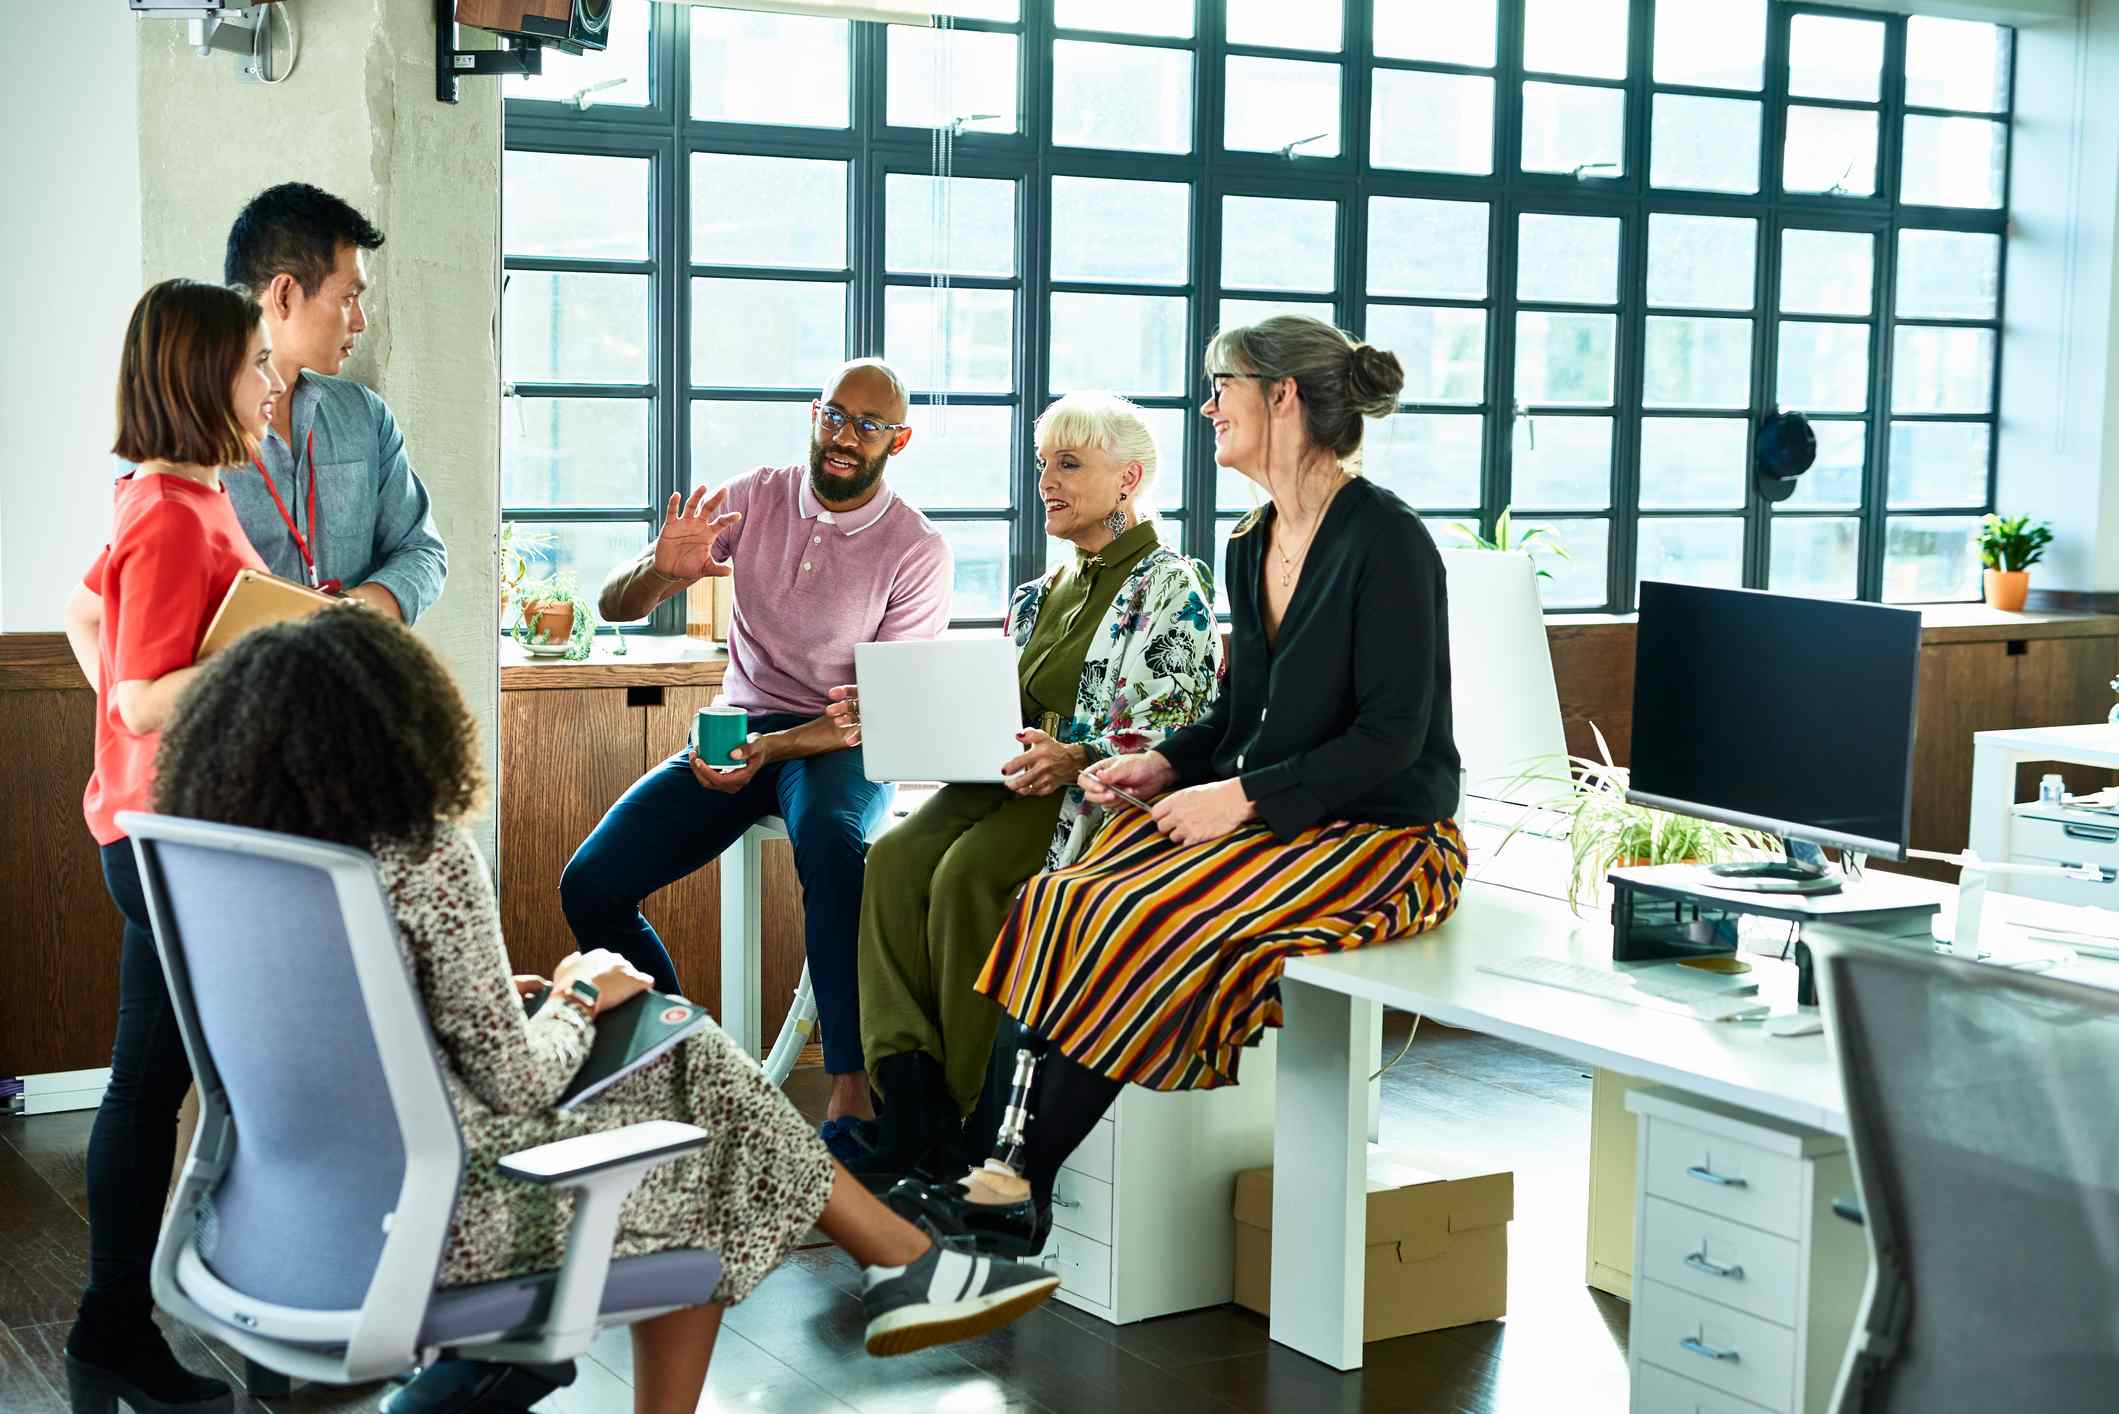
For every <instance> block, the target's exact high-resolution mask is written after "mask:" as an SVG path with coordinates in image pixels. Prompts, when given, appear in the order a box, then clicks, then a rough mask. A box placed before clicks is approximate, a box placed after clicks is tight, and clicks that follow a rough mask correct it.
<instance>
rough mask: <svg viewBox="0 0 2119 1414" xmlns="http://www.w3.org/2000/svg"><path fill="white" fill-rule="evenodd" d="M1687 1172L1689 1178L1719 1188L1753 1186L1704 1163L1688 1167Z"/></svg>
mask: <svg viewBox="0 0 2119 1414" xmlns="http://www.w3.org/2000/svg"><path fill="white" fill-rule="evenodd" d="M1685 1173H1686V1176H1687V1177H1689V1178H1696V1179H1698V1180H1699V1181H1700V1182H1702V1183H1711V1184H1713V1185H1714V1186H1715V1187H1717V1188H1749V1187H1750V1186H1751V1185H1750V1184H1749V1183H1748V1182H1746V1181H1745V1180H1743V1179H1741V1178H1733V1177H1731V1176H1730V1175H1728V1174H1725V1173H1716V1172H1715V1171H1714V1170H1713V1169H1711V1168H1708V1167H1706V1166H1705V1165H1704V1164H1694V1165H1693V1166H1692V1167H1691V1168H1688V1169H1686V1170H1685Z"/></svg>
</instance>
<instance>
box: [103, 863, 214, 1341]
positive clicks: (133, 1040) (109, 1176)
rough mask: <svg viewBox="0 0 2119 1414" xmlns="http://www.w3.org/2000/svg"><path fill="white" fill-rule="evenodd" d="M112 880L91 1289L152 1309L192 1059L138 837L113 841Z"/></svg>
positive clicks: (106, 877) (112, 1300)
mask: <svg viewBox="0 0 2119 1414" xmlns="http://www.w3.org/2000/svg"><path fill="white" fill-rule="evenodd" d="M103 882H104V885H105V886H106V887H107V888H109V890H110V897H111V900H112V901H113V902H114V903H116V904H117V906H118V912H119V913H120V914H122V915H123V916H124V919H125V939H124V943H123V944H122V947H123V951H122V952H121V953H120V955H119V959H118V1034H117V1037H116V1039H115V1040H114V1041H113V1042H112V1044H111V1050H110V1086H109V1088H108V1089H106V1090H105V1091H104V1092H103V1104H102V1106H101V1107H100V1108H99V1109H97V1111H96V1122H95V1127H94V1128H93V1129H91V1130H90V1131H89V1136H88V1290H89V1295H90V1296H91V1297H92V1298H94V1299H95V1301H96V1302H97V1303H98V1304H109V1305H114V1306H126V1305H134V1304H139V1305H145V1304H146V1303H147V1302H148V1301H149V1300H150V1299H151V1298H150V1296H149V1292H148V1286H147V1273H148V1267H149V1264H150V1262H151V1261H152V1259H153V1257H154V1248H155V1238H156V1236H157V1235H158V1234H159V1233H160V1231H161V1228H162V1208H163V1204H164V1202H165V1201H166V1199H167V1197H168V1194H169V1170H170V1167H171V1165H172V1164H173V1163H174V1162H175V1161H176V1147H177V1111H178V1109H179V1108H180V1107H181V1106H182V1105H183V1103H184V1092H185V1091H186V1090H188V1089H189V1088H190V1087H191V1060H190V1058H189V1057H188V1056H186V1055H185V1054H184V1041H183V1038H182V1036H181V1035H180V1034H179V1033H178V1031H177V1014H176V1008H175V1007H174V1006H172V1005H171V1003H170V1000H169V986H168V984H167V983H166V982H165V981H164V980H163V978H162V962H161V959H160V958H159V957H157V956H156V954H155V945H154V934H153V932H152V930H151V929H150V927H149V924H148V921H147V896H146V894H145V893H144V892H143V891H142V889H141V887H140V870H139V865H138V863H137V861H135V860H134V858H133V853H132V841H130V840H119V841H118V842H117V843H116V844H110V845H105V846H103Z"/></svg>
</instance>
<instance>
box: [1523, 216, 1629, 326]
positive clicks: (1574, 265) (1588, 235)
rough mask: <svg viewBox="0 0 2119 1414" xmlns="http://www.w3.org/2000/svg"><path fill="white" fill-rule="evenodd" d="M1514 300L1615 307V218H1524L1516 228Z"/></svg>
mask: <svg viewBox="0 0 2119 1414" xmlns="http://www.w3.org/2000/svg"><path fill="white" fill-rule="evenodd" d="M1516 298H1517V299H1520V300H1536V301H1539V302H1550V303H1553V304H1613V303H1616V302H1617V300H1618V298H1619V221H1618V218H1617V217H1615V216H1547V215H1544V214H1542V213H1539V212H1534V211H1526V212H1524V213H1523V215H1522V216H1521V217H1520V218H1519V220H1518V224H1517V228H1516Z"/></svg>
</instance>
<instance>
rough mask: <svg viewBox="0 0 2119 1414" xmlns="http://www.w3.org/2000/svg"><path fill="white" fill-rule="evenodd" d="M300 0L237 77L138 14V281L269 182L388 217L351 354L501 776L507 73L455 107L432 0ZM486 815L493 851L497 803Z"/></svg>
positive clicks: (202, 254)
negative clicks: (290, 35) (270, 52)
mask: <svg viewBox="0 0 2119 1414" xmlns="http://www.w3.org/2000/svg"><path fill="white" fill-rule="evenodd" d="M291 4H292V6H293V7H294V8H295V9H296V15H297V19H298V20H299V23H300V26H301V31H302V48H301V60H300V63H299V65H298V66H297V67H296V68H295V70H294V72H293V73H292V74H290V75H289V76H288V77H287V79H286V81H285V82H284V83H282V84H279V85H277V86H274V87H265V86H263V85H259V84H245V83H240V82H238V81H237V78H236V60H235V59H234V58H233V57H232V56H230V55H227V54H222V53H215V54H213V55H210V56H207V57H203V58H202V57H200V56H199V55H197V54H196V53H195V52H194V51H192V50H191V49H190V48H188V47H187V46H186V45H185V44H184V42H183V41H184V26H183V25H182V24H179V23H176V22H172V21H155V22H148V23H145V24H143V25H142V28H141V31H140V38H139V67H138V77H139V113H140V208H141V225H142V265H143V270H142V275H143V279H144V281H145V282H152V281H155V280H161V279H167V278H169V277H171V276H176V275H189V276H194V277H200V278H206V279H213V280H218V279H220V278H221V258H222V252H223V246H224V243H225V241H226V239H227V235H228V224H229V222H230V221H231V220H232V219H233V218H234V216H235V213H236V212H237V211H238V210H239V209H240V208H241V207H242V204H243V203H244V202H245V201H247V200H248V199H249V198H250V197H251V196H253V195H254V194H256V193H257V192H258V191H260V190H262V189H263V188H265V187H268V186H271V185H272V184H274V183H276V182H283V181H305V182H312V183H314V184H315V185H317V186H320V187H323V188H325V189H326V190H328V191H331V192H335V193H336V194H338V195H339V196H341V197H344V198H345V199H346V200H347V201H350V202H352V203H353V204H354V205H355V206H357V207H359V208H360V209H361V210H362V211H363V212H364V213H366V214H367V215H368V217H369V218H370V219H371V220H373V221H374V222H375V223H376V224H377V225H378V226H380V227H381V228H382V230H383V233H384V235H385V237H386V241H385V244H384V245H383V248H382V249H381V250H379V251H376V252H375V253H374V254H373V255H371V256H370V257H369V278H370V282H371V284H372V285H373V287H374V288H373V290H372V292H371V293H370V295H369V297H368V300H367V310H368V318H369V322H370V328H369V331H368V333H367V335H366V337H364V338H363V339H362V341H361V345H360V347H359V349H358V350H357V351H356V353H355V356H354V358H353V361H352V362H351V363H350V364H348V366H347V368H346V372H347V374H348V375H349V376H351V377H354V378H357V379H359V380H360V381H362V382H364V383H366V384H367V385H368V386H370V387H372V388H373V389H375V391H376V392H377V393H379V394H381V395H382V396H383V398H384V399H385V400H387V401H388V402H389V404H390V406H391V409H392V411H394V412H395V413H396V415H397V420H398V423H399V424H400V425H401V426H402V427H403V428H404V432H405V439H406V444H407V446H408V447H409V449H410V452H411V456H412V464H413V466H414V468H415V469H416V470H417V471H418V473H419V476H420V479H421V480H422V481H424V482H425V483H426V486H427V489H428V491H429V492H430V493H431V494H432V496H433V498H434V517H435V522H436V524H437V525H438V527H439V528H440V531H441V534H442V538H443V539H444V540H445V541H446V542H447V543H448V546H449V582H448V587H447V589H446V591H445V592H444V593H443V595H442V597H441V600H440V602H439V603H437V604H436V605H435V606H434V608H433V609H431V610H430V611H429V612H428V613H427V615H426V617H425V618H424V619H422V620H421V622H420V632H421V633H422V634H423V635H424V636H425V637H426V638H427V639H428V640H429V641H430V642H431V643H432V644H433V645H434V648H435V650H436V651H437V652H438V653H440V654H441V656H442V659H443V661H445V662H446V663H447V664H448V665H449V668H450V670H451V671H452V672H453V673H454V674H455V676H456V682H457V686H458V687H459V688H460V689H461V690H462V691H463V694H464V698H465V700H466V701H467V702H468V703H469V705H470V708H471V711H472V713H473V714H474V715H475V716H476V717H477V719H478V721H479V723H480V725H481V728H482V730H483V733H484V737H485V741H484V755H485V762H486V768H487V772H488V774H489V776H490V775H497V770H498V756H497V738H498V734H499V731H498V729H499V708H500V698H499V691H500V673H499V664H498V632H497V629H496V618H495V609H494V602H495V600H494V595H495V590H496V586H495V554H494V550H495V537H496V536H497V535H498V533H499V529H500V366H499V353H498V348H497V331H498V327H499V300H500V102H501V100H500V85H499V82H498V81H497V80H493V79H471V80H468V81H466V82H465V83H464V84H463V86H462V90H463V93H462V100H461V101H460V102H459V103H457V104H456V105H455V106H453V107H452V106H449V105H446V104H442V103H438V102H436V101H435V97H434V7H433V5H432V3H431V0H291ZM477 833H478V835H479V840H480V845H481V847H482V848H483V849H484V850H485V851H486V857H487V859H488V861H489V862H490V861H495V860H497V853H496V850H495V841H494V829H493V821H492V819H491V818H490V816H489V817H488V818H487V819H485V820H483V821H481V822H479V825H478V827H477Z"/></svg>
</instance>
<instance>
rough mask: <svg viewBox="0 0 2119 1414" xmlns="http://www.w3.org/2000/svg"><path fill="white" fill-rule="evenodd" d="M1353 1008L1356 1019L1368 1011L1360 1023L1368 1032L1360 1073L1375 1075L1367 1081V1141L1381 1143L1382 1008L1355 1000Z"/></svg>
mask: <svg viewBox="0 0 2119 1414" xmlns="http://www.w3.org/2000/svg"><path fill="white" fill-rule="evenodd" d="M1354 1010H1355V1013H1356V1017H1357V1019H1358V1017H1359V1014H1360V1013H1361V1012H1362V1011H1366V1012H1368V1013H1369V1019H1368V1020H1367V1021H1365V1022H1362V1023H1361V1025H1362V1029H1363V1030H1364V1031H1366V1032H1367V1033H1368V1038H1369V1058H1368V1064H1367V1065H1365V1066H1363V1067H1362V1069H1361V1073H1362V1074H1363V1075H1373V1076H1375V1077H1376V1078H1375V1079H1374V1080H1371V1081H1370V1082H1369V1083H1368V1090H1369V1143H1371V1144H1381V1143H1382V1142H1383V1075H1382V1070H1383V1008H1382V1007H1380V1006H1377V1005H1376V1004H1375V1003H1374V1002H1356V1003H1355V1004H1354Z"/></svg>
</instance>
